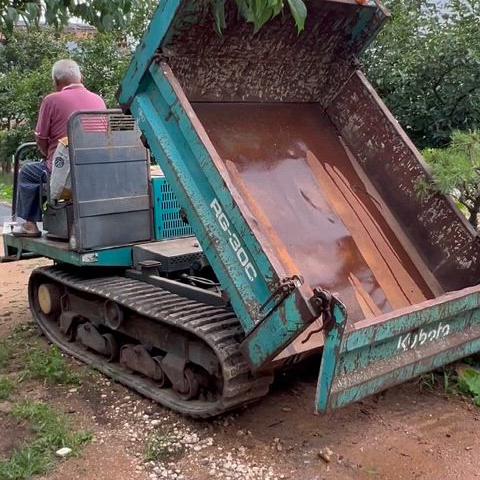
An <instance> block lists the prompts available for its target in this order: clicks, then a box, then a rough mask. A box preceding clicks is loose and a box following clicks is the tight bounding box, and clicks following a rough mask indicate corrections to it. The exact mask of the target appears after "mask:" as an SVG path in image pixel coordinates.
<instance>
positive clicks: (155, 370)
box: [120, 344, 168, 388]
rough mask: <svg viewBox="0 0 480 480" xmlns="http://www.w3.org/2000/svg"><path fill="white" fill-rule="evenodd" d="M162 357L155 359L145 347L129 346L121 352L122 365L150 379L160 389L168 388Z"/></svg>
mask: <svg viewBox="0 0 480 480" xmlns="http://www.w3.org/2000/svg"><path fill="white" fill-rule="evenodd" d="M161 361H162V359H161V357H153V356H152V355H150V352H149V351H148V349H147V348H146V347H144V346H143V345H133V344H127V345H123V346H122V348H121V350H120V363H121V364H122V365H123V366H125V367H127V368H128V369H130V370H133V371H134V372H139V373H141V374H142V375H145V376H146V377H149V378H151V379H153V380H155V382H156V383H157V384H158V386H159V388H162V387H164V386H166V384H167V383H168V382H167V378H166V377H165V374H164V373H163V370H162V367H161Z"/></svg>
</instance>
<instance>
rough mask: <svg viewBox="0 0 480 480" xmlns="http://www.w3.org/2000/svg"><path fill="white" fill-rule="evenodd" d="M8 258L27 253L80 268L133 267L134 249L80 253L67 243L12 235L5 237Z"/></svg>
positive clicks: (127, 247) (121, 248) (118, 248)
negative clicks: (71, 248)
mask: <svg viewBox="0 0 480 480" xmlns="http://www.w3.org/2000/svg"><path fill="white" fill-rule="evenodd" d="M3 242H4V247H5V251H6V256H7V257H8V256H10V255H17V256H18V258H19V259H21V255H22V254H25V253H29V254H32V253H33V254H35V255H37V256H39V257H46V258H51V259H52V260H55V261H56V262H60V263H68V264H70V265H75V266H78V267H90V266H96V267H126V268H127V267H131V266H132V247H131V246H124V247H115V248H106V249H102V250H94V251H91V252H83V253H78V252H74V251H72V250H70V249H69V248H68V244H67V243H63V244H62V242H51V241H48V240H43V239H36V238H25V237H23V238H22V237H14V236H13V235H11V234H6V235H4V236H3Z"/></svg>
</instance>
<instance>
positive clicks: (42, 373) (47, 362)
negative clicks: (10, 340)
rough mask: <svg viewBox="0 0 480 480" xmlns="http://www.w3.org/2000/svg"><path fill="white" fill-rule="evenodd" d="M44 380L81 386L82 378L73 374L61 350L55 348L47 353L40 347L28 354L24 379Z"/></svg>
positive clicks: (51, 348)
mask: <svg viewBox="0 0 480 480" xmlns="http://www.w3.org/2000/svg"><path fill="white" fill-rule="evenodd" d="M25 377H27V378H32V379H36V380H43V381H46V382H48V383H52V384H63V385H79V384H80V383H81V382H80V377H79V376H78V375H77V374H76V373H74V372H72V371H71V370H70V368H69V366H68V365H67V362H66V361H65V358H64V357H63V356H62V354H61V352H60V350H59V349H58V348H57V347H55V346H53V347H50V348H49V349H48V350H47V351H45V350H43V349H42V348H40V347H36V348H33V349H32V350H30V351H29V352H28V353H27V356H26V362H25V371H24V373H23V378H25Z"/></svg>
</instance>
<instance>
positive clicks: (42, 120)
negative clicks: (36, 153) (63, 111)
mask: <svg viewBox="0 0 480 480" xmlns="http://www.w3.org/2000/svg"><path fill="white" fill-rule="evenodd" d="M50 124H51V107H50V102H49V98H48V97H45V98H44V99H43V101H42V104H41V105H40V111H39V112H38V121H37V127H36V128H35V140H36V142H37V146H38V149H39V150H40V153H41V154H42V155H43V156H45V157H46V156H47V153H48V143H49V142H48V139H49V136H50Z"/></svg>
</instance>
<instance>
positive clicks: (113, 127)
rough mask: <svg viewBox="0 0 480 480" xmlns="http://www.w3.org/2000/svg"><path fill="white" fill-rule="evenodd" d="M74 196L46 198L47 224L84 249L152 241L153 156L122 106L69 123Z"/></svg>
mask: <svg viewBox="0 0 480 480" xmlns="http://www.w3.org/2000/svg"><path fill="white" fill-rule="evenodd" d="M68 149H69V157H70V179H71V199H70V200H63V201H62V200H60V201H55V202H53V201H51V200H47V208H46V212H45V215H44V227H45V229H46V230H47V231H48V235H49V236H50V237H55V238H57V239H58V238H60V239H64V240H68V241H69V242H70V248H71V249H72V250H75V251H78V252H83V251H89V250H92V249H98V248H108V247H116V246H122V245H128V244H131V243H136V242H144V241H149V240H151V238H152V236H153V226H152V206H151V204H152V202H151V195H150V179H149V159H148V153H147V150H146V148H145V147H144V145H143V144H142V142H141V139H140V130H139V129H138V127H137V125H136V122H135V120H134V119H133V117H131V116H129V115H124V114H123V113H122V112H121V111H120V110H108V111H102V112H89V111H88V112H87V111H84V112H78V113H75V114H73V115H72V116H71V117H70V120H69V122H68Z"/></svg>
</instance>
